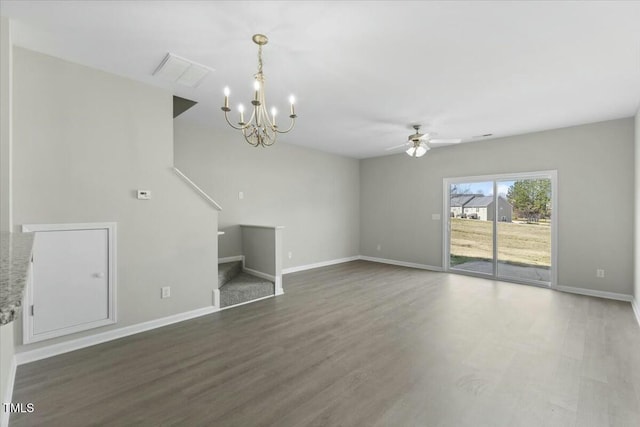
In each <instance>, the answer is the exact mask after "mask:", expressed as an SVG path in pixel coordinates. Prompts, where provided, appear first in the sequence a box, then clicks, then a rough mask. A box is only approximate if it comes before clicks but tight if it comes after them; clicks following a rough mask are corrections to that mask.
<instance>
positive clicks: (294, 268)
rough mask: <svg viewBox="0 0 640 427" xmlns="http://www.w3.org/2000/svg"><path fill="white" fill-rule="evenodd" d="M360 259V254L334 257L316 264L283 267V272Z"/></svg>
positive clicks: (287, 272) (293, 271)
mask: <svg viewBox="0 0 640 427" xmlns="http://www.w3.org/2000/svg"><path fill="white" fill-rule="evenodd" d="M359 259H360V255H356V256H352V257H347V258H338V259H332V260H329V261H322V262H316V263H314V264H307V265H299V266H297V267H289V268H283V269H282V274H289V273H297V272H298V271H305V270H311V269H312V268H319V267H327V266H329V265H334V264H342V263H343V262H350V261H357V260H359Z"/></svg>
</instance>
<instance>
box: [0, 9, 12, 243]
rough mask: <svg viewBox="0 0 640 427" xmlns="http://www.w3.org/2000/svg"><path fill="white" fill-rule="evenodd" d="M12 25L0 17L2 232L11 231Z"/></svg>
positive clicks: (0, 179)
mask: <svg viewBox="0 0 640 427" xmlns="http://www.w3.org/2000/svg"><path fill="white" fill-rule="evenodd" d="M12 50H13V47H12V46H11V23H10V22H9V20H8V19H7V18H5V17H0V231H11V148H12V141H11V130H12V125H11V102H12V90H11V89H12V88H11V80H12V64H11V63H12V58H13V54H12Z"/></svg>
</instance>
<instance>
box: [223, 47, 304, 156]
mask: <svg viewBox="0 0 640 427" xmlns="http://www.w3.org/2000/svg"><path fill="white" fill-rule="evenodd" d="M252 39H253V42H254V43H255V44H257V45H258V72H257V73H256V74H255V75H254V76H253V78H254V81H253V88H254V91H255V92H254V97H253V100H252V101H251V104H252V105H253V112H251V117H249V119H248V120H247V121H246V122H245V118H244V107H243V106H242V105H239V106H238V111H239V112H240V122H238V124H237V126H236V125H235V124H233V123H231V121H230V120H229V114H228V113H229V111H231V108H230V107H229V88H226V87H225V88H224V104H223V107H222V108H221V110H222V111H224V118H225V120H226V121H227V123H228V124H229V126H231V127H232V128H233V129H236V130H239V131H240V132H242V136H243V137H244V139H245V141H247V142H248V143H249V144H251V145H252V146H254V147H257V146H262V147H269V146H271V145H273V144H274V143H275V142H276V137H277V135H278V134H279V133H287V132H290V131H291V130H292V129H293V127H294V126H295V122H296V117H297V116H296V110H295V107H294V103H295V98H294V97H293V95H292V96H290V97H289V103H290V112H291V114H290V115H289V118H290V119H291V124H290V125H289V127H288V128H287V129H286V130H280V128H279V127H278V126H277V125H276V115H277V110H276V108H271V109H269V108H268V106H267V102H266V94H265V87H266V86H265V77H264V73H263V72H262V46H264V45H266V44H267V43H268V41H269V39H268V38H267V36H265V35H262V34H254V36H253V38H252ZM269 111H270V112H271V114H269Z"/></svg>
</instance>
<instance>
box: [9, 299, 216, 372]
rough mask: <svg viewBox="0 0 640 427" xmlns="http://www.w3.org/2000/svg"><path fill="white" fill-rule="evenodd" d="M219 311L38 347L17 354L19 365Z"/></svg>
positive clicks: (196, 312)
mask: <svg viewBox="0 0 640 427" xmlns="http://www.w3.org/2000/svg"><path fill="white" fill-rule="evenodd" d="M217 311H219V309H218V308H216V307H204V308H199V309H197V310H192V311H187V312H184V313H179V314H174V315H172V316H167V317H163V318H161V319H155V320H150V321H148V322H143V323H138V324H136V325H131V326H126V327H124V328H119V329H113V330H111V331H107V332H103V333H100V334H96V335H90V336H87V337H82V338H77V339H74V340H70V341H66V342H62V343H58V344H52V345H49V346H46V347H41V348H37V349H35V350H25V351H21V352H19V353H16V355H15V359H16V360H15V361H16V364H17V365H23V364H25V363H30V362H35V361H36V360H41V359H46V358H48V357H53V356H57V355H59V354H63V353H68V352H70V351H74V350H80V349H82V348H86V347H91V346H94V345H97V344H102V343H105V342H107V341H113V340H116V339H118V338H124V337H127V336H129V335H134V334H138V333H140V332H145V331H149V330H151V329H156V328H161V327H163V326H167V325H171V324H173V323H178V322H182V321H185V320H189V319H194V318H196V317H200V316H206V315H207V314H211V313H215V312H217Z"/></svg>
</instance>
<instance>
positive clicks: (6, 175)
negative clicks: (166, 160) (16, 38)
mask: <svg viewBox="0 0 640 427" xmlns="http://www.w3.org/2000/svg"><path fill="white" fill-rule="evenodd" d="M12 51H13V48H12V45H11V22H10V21H9V19H7V18H5V17H1V16H0V231H2V232H7V231H11V147H12V141H11V100H12V96H11V92H12V90H11V84H12V82H11V80H12V72H11V67H12V57H13V52H12ZM13 332H14V325H13V324H7V325H0V404H2V403H6V402H7V401H8V400H9V399H8V397H9V396H8V394H9V393H10V391H9V390H8V388H9V386H10V384H11V383H12V379H11V375H12V365H13V362H14V357H13V356H14V354H15V342H14V333H13ZM3 409H4V408H0V411H2V412H1V413H0V425H3V426H4V425H6V424H8V416H9V414H8V413H5V412H4V411H3ZM5 423H6V424H5Z"/></svg>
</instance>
